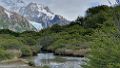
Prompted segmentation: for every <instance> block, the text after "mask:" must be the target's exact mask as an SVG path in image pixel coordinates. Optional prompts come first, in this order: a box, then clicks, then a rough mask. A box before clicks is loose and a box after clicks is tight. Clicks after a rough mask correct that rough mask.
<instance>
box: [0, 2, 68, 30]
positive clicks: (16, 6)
mask: <svg viewBox="0 0 120 68" xmlns="http://www.w3.org/2000/svg"><path fill="white" fill-rule="evenodd" d="M0 4H1V5H2V6H3V7H5V8H6V9H8V10H9V11H12V12H16V13H18V14H20V15H21V16H23V17H24V18H26V19H27V21H28V22H29V23H30V24H32V25H33V26H34V27H35V28H36V29H37V30H41V29H42V28H47V27H51V26H52V25H54V24H59V25H66V24H69V21H68V20H66V19H65V18H64V17H62V16H60V15H56V14H54V13H53V12H52V11H51V10H50V9H49V8H48V6H44V5H42V4H37V3H26V2H24V1H23V0H0Z"/></svg>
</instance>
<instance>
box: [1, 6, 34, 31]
mask: <svg viewBox="0 0 120 68" xmlns="http://www.w3.org/2000/svg"><path fill="white" fill-rule="evenodd" d="M0 29H10V30H12V31H16V32H22V31H33V30H34V31H36V29H35V27H33V25H31V24H30V23H29V22H28V21H27V20H26V19H25V18H24V17H23V16H21V15H19V14H17V13H15V12H10V11H8V10H6V9H5V8H3V7H1V6H0Z"/></svg>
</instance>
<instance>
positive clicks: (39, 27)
mask: <svg viewBox="0 0 120 68" xmlns="http://www.w3.org/2000/svg"><path fill="white" fill-rule="evenodd" d="M29 23H30V24H32V25H33V26H34V27H35V28H36V29H37V30H38V31H39V30H41V29H43V27H42V24H41V23H38V22H35V21H30V20H29Z"/></svg>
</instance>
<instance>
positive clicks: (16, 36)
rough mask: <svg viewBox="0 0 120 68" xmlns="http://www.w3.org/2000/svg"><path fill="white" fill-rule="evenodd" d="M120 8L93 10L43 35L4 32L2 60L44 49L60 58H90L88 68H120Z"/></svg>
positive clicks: (0, 41) (0, 34)
mask: <svg viewBox="0 0 120 68" xmlns="http://www.w3.org/2000/svg"><path fill="white" fill-rule="evenodd" d="M119 13H120V6H115V7H108V6H105V5H102V6H97V7H93V8H89V9H88V10H87V11H86V16H85V17H78V18H77V19H76V20H75V21H73V22H71V24H69V25H65V26H59V25H57V24H56V25H54V26H52V27H51V28H47V29H43V30H41V31H40V32H34V31H26V32H23V33H16V32H12V31H10V30H7V29H4V30H0V60H3V59H10V58H13V57H22V56H32V55H35V54H36V53H38V52H40V50H41V49H42V50H44V51H49V52H54V53H55V54H57V55H67V56H81V57H82V56H87V57H88V59H89V60H88V61H87V62H86V63H87V65H84V67H85V68H119V67H120V60H119V58H120V42H119V41H120V34H119V30H120V28H119V27H120V26H119V24H120V23H119V21H120V20H119Z"/></svg>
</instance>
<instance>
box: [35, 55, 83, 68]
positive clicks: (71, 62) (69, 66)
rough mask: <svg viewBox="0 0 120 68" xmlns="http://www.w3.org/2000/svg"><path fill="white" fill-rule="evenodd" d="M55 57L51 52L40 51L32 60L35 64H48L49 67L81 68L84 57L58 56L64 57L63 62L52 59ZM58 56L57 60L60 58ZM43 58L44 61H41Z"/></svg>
mask: <svg viewBox="0 0 120 68" xmlns="http://www.w3.org/2000/svg"><path fill="white" fill-rule="evenodd" d="M56 57H58V56H55V55H54V54H53V53H40V54H38V56H37V57H36V58H35V60H34V62H35V65H36V66H44V65H48V66H49V67H50V68H81V66H80V65H81V64H83V60H84V59H85V58H80V57H60V58H62V59H64V60H65V61H64V62H58V61H52V60H54V59H55V58H56ZM60 58H59V60H61V59H60ZM43 60H44V61H43Z"/></svg>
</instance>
